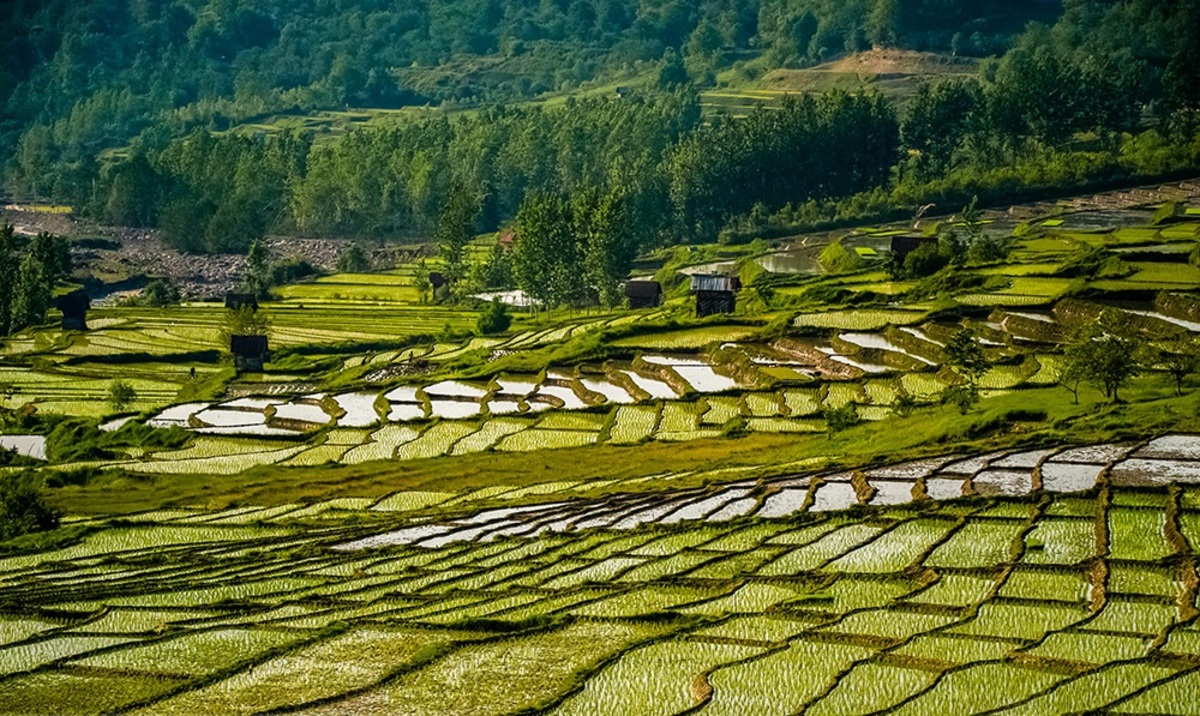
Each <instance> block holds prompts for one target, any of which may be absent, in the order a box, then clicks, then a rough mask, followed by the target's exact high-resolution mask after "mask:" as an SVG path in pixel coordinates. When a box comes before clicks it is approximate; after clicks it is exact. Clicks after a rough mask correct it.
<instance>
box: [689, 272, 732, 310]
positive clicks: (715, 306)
mask: <svg viewBox="0 0 1200 716" xmlns="http://www.w3.org/2000/svg"><path fill="white" fill-rule="evenodd" d="M741 287H742V282H741V281H740V280H739V279H738V278H737V276H721V275H713V274H693V275H692V293H694V294H696V317H697V318H703V317H705V316H712V315H715V314H718V313H733V312H734V310H736V309H737V292H738V289H740V288H741Z"/></svg>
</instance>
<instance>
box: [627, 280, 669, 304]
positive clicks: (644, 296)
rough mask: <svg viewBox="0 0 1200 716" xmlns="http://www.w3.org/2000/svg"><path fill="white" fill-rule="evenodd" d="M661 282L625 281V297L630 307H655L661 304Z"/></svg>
mask: <svg viewBox="0 0 1200 716" xmlns="http://www.w3.org/2000/svg"><path fill="white" fill-rule="evenodd" d="M662 295H663V290H662V284H661V283H659V282H658V281H626V282H625V299H626V300H627V301H628V303H629V307H630V308H657V307H658V306H660V305H662Z"/></svg>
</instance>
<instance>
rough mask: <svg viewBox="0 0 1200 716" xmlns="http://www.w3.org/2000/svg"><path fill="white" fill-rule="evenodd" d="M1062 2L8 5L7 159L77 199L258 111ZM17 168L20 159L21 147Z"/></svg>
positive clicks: (951, 29) (977, 40)
mask: <svg viewBox="0 0 1200 716" xmlns="http://www.w3.org/2000/svg"><path fill="white" fill-rule="evenodd" d="M1054 5H1055V4H1054V3H1046V2H1044V0H1020V1H1018V2H999V1H996V0H989V1H988V2H968V1H966V0H919V1H914V0H906V1H904V2H898V1H897V0H853V1H851V2H828V1H827V0H710V1H708V2H704V3H693V2H683V1H681V0H570V1H568V0H546V1H542V0H536V1H535V0H419V1H415V2H404V3H394V2H384V1H383V0H298V1H291V0H289V1H286V2H285V1H283V0H210V1H205V0H120V1H118V2H106V3H85V2H77V1H76V0H51V1H49V2H36V1H33V0H17V1H15V2H6V3H3V4H0V27H4V28H5V31H4V33H3V36H2V37H0V62H2V63H3V64H2V65H0V104H3V112H2V113H0V161H4V162H5V164H6V165H7V166H8V169H9V170H10V171H9V173H10V176H11V177H13V178H14V179H15V181H16V185H15V186H16V187H17V188H19V189H23V190H26V191H33V192H37V193H51V192H54V193H56V194H63V193H77V192H78V191H80V189H79V186H80V185H81V184H82V185H86V184H87V183H89V181H90V177H91V175H92V174H94V171H95V167H94V165H93V162H94V159H95V154H96V153H97V152H98V151H100V150H102V149H104V148H106V147H110V146H114V145H116V146H119V145H122V144H124V143H125V142H126V141H127V140H128V139H129V138H130V137H132V136H135V135H138V134H139V133H146V137H147V139H149V140H156V139H159V138H161V137H163V136H171V135H177V134H179V133H181V132H183V131H186V130H187V129H189V128H193V127H196V126H200V127H215V128H218V129H219V128H221V127H224V126H226V125H227V124H228V123H230V122H236V121H240V120H242V119H245V118H248V117H253V116H257V115H260V114H263V113H265V112H277V111H292V110H295V111H308V110H313V109H322V108H324V109H328V108H343V107H346V106H354V107H402V106H406V105H422V104H425V103H427V102H432V103H435V104H437V103H442V102H457V103H463V102H466V103H471V102H481V101H482V102H494V101H504V100H511V99H518V98H525V97H531V96H536V95H539V94H541V93H544V92H548V91H554V90H569V89H571V88H573V87H575V86H577V85H578V84H579V83H581V82H585V81H587V80H591V79H593V78H597V77H600V78H604V77H610V76H611V77H621V76H624V75H627V74H629V73H632V72H637V71H640V70H642V69H645V67H644V66H646V65H649V66H653V65H655V64H657V63H659V62H660V61H662V60H663V58H664V55H665V54H666V55H668V57H670V56H675V57H676V58H678V57H679V56H680V55H682V57H683V58H685V60H686V64H687V67H688V70H689V72H690V73H691V74H692V75H694V76H695V77H696V78H698V79H703V78H704V75H705V73H706V72H711V70H713V69H716V68H718V67H721V66H724V65H727V64H729V63H730V62H732V61H733V60H734V59H736V58H738V57H742V56H743V55H745V54H746V53H747V52H749V53H750V55H754V54H756V53H758V52H760V51H761V52H763V53H764V54H765V56H766V59H767V61H769V63H770V64H771V65H774V66H778V65H785V64H790V65H799V64H804V63H810V62H813V61H816V60H818V59H820V58H825V57H829V56H832V55H836V54H838V53H842V52H845V51H847V50H858V49H865V48H866V47H868V46H869V45H870V43H871V42H886V43H895V44H898V45H900V46H906V47H913V48H922V49H936V50H947V51H948V50H950V49H951V48H952V47H953V49H955V50H956V51H959V52H965V53H975V54H987V53H992V52H995V51H997V50H998V49H1001V48H1003V47H1004V46H1005V45H1006V43H1007V41H1008V38H1009V37H1010V36H1011V35H1013V34H1014V33H1015V32H1017V31H1019V29H1020V28H1021V26H1022V25H1023V23H1024V22H1025V20H1027V19H1029V18H1030V17H1050V18H1052V17H1053V15H1054V12H1055V11H1056V10H1055V7H1054ZM14 149H15V150H16V151H15V155H16V156H15V161H13V159H14V157H13V154H14V152H13V150H14Z"/></svg>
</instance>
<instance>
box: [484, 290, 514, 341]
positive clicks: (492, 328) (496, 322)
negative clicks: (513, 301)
mask: <svg viewBox="0 0 1200 716" xmlns="http://www.w3.org/2000/svg"><path fill="white" fill-rule="evenodd" d="M511 325H512V316H510V315H509V314H508V306H506V305H504V304H503V303H501V302H500V299H498V298H493V299H492V302H491V303H489V304H488V305H487V308H485V309H483V313H481V314H479V320H478V322H476V324H475V327H476V328H477V329H478V330H479V333H480V334H481V335H485V336H488V335H492V334H494V333H503V332H505V331H507V330H508V327H509V326H511Z"/></svg>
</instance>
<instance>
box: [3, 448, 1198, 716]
mask: <svg viewBox="0 0 1200 716" xmlns="http://www.w3.org/2000/svg"><path fill="white" fill-rule="evenodd" d="M1198 475H1200V437H1195V436H1182V435H1181V436H1169V437H1164V438H1161V439H1158V440H1155V441H1152V442H1150V443H1148V444H1141V445H1136V444H1129V445H1118V444H1106V445H1094V446H1080V447H1074V448H1069V449H1064V450H1056V449H1049V450H1038V451H1031V452H1015V453H1010V454H1003V453H1001V454H991V455H976V456H964V455H958V456H954V457H946V458H940V459H935V460H927V461H922V462H918V463H908V464H900V465H883V466H879V467H877V468H873V469H869V470H866V471H862V472H856V473H854V474H852V475H845V474H823V475H822V474H816V475H798V476H793V477H790V478H788V479H781V480H776V481H760V482H757V483H755V482H748V483H741V484H739V483H734V484H732V485H729V486H727V487H725V488H722V489H720V490H715V491H714V490H708V491H703V490H698V491H685V492H666V493H658V494H653V495H646V496H642V497H630V496H628V495H622V494H621V493H617V494H615V495H614V496H613V497H611V498H608V499H604V500H580V499H573V498H572V497H571V495H570V492H571V486H570V485H569V484H557V485H548V486H546V488H545V489H544V490H541V491H525V492H524V494H522V495H516V494H512V493H510V494H508V495H506V494H504V493H498V492H496V491H489V490H478V491H472V492H467V493H465V494H436V493H412V492H408V493H405V492H401V493H395V494H393V495H390V496H388V497H387V498H385V499H383V500H380V501H379V502H376V503H375V504H373V505H372V504H370V502H369V501H362V500H351V499H341V500H331V501H329V502H326V503H319V504H316V505H312V506H308V507H302V506H299V505H285V506H279V507H266V508H261V507H249V506H247V507H241V508H235V509H230V510H225V511H217V512H211V511H202V510H159V511H154V512H146V513H141V514H133V515H127V516H125V517H123V518H121V519H119V520H87V521H82V522H79V523H77V525H76V526H77V527H79V528H81V529H84V530H86V531H87V532H86V537H84V538H83V540H82V541H80V542H79V543H78V544H76V545H74V546H70V547H66V548H64V549H61V550H59V551H56V552H49V553H43V554H35V555H28V556H15V557H8V558H5V559H3V560H0V580H2V582H0V605H3V606H2V607H0V608H2V609H3V614H4V617H3V619H2V620H0V639H3V643H4V645H3V647H0V671H2V672H3V676H2V677H0V693H2V694H3V696H4V698H3V699H0V704H3V705H2V706H0V711H2V712H4V713H13V714H18V713H20V714H27V713H43V712H55V713H66V712H70V713H113V712H120V713H146V714H151V713H153V714H161V713H188V714H193V713H247V714H249V713H260V712H274V711H275V710H279V709H285V710H287V711H289V712H293V711H300V712H302V713H339V714H343V713H406V714H421V713H429V714H434V713H447V709H451V712H454V713H488V714H491V713H495V714H502V713H512V712H516V711H521V710H525V709H538V710H546V711H547V712H549V713H555V714H613V713H630V714H632V713H639V714H642V713H661V714H670V713H680V712H683V711H688V710H691V709H696V708H699V712H700V713H763V714H766V713H779V714H789V713H796V712H799V711H802V710H803V711H805V712H806V713H830V714H846V713H869V712H881V713H882V712H886V713H900V714H919V713H929V714H939V713H949V712H954V713H984V712H988V713H991V712H1003V713H1051V712H1062V711H1065V710H1072V711H1079V710H1091V709H1109V710H1110V711H1112V712H1115V713H1130V714H1133V713H1139V714H1140V713H1164V712H1170V713H1185V712H1189V711H1187V709H1188V708H1190V706H1189V704H1192V703H1193V702H1192V701H1191V700H1190V699H1188V698H1186V695H1187V694H1189V693H1192V692H1193V691H1194V689H1195V686H1196V678H1197V675H1200V632H1197V631H1195V630H1194V629H1193V626H1192V625H1193V622H1194V620H1195V618H1196V616H1197V614H1198V613H1200V612H1198V610H1197V604H1196V598H1197V586H1198V585H1200V578H1198V577H1197V573H1196V567H1195V559H1196V557H1197V551H1196V545H1197V544H1200V491H1197V490H1196V489H1195V488H1193V487H1183V488H1180V487H1176V486H1168V485H1166V483H1167V482H1168V481H1171V482H1173V481H1180V480H1182V481H1183V482H1185V483H1189V482H1194V481H1196V479H1197V476H1198ZM1097 478H1099V481H1098V483H1097ZM943 484H944V485H946V486H949V485H951V484H953V485H954V486H955V487H956V488H958V489H955V490H947V489H944V488H943V487H941V486H942V485H943ZM964 486H965V487H966V490H967V491H968V492H972V493H977V494H979V495H980V496H977V497H961V496H960V495H961V494H962V488H963V487H964ZM1031 490H1033V492H1031ZM1071 490H1085V491H1083V492H1075V493H1074V494H1068V491H1071ZM518 492H519V491H518ZM535 495H536V496H537V497H538V499H547V500H552V502H551V503H549V504H546V503H544V502H543V503H541V504H537V503H535V504H525V505H521V506H515V507H504V506H495V505H503V504H505V502H506V501H507V502H521V501H523V500H522V499H521V498H524V500H528V499H530V498H532V497H534V496H535ZM929 496H934V497H936V498H937V499H936V500H931V499H929ZM506 498H509V499H508V500H506ZM855 502H861V503H862V504H863V506H862V507H860V508H858V509H857V510H855V511H851V512H845V511H842V510H841V508H845V507H847V506H849V505H851V504H853V503H855ZM898 503H906V504H898ZM489 505H491V506H489ZM481 508H482V509H481ZM751 514H754V516H753V517H751V516H750V515H751ZM449 515H457V517H455V518H454V519H453V520H450V521H447V520H446V516H449ZM1001 683H1002V684H1005V685H1006V686H1005V688H1003V689H999V688H996V685H997V684H1001Z"/></svg>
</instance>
